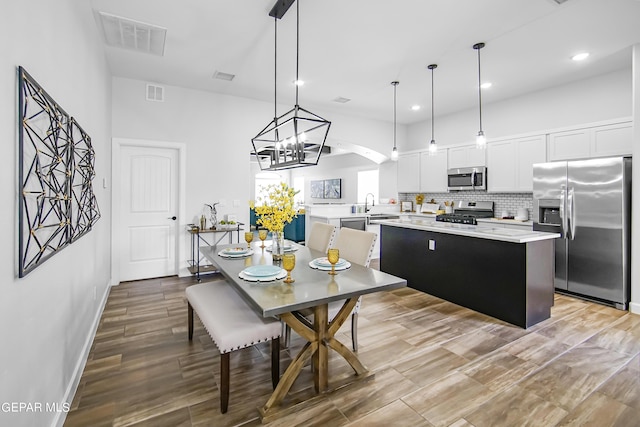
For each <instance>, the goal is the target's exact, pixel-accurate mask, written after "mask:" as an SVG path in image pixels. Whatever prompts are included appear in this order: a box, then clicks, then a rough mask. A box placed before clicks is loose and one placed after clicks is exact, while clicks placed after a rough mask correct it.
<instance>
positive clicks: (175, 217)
mask: <svg viewBox="0 0 640 427" xmlns="http://www.w3.org/2000/svg"><path fill="white" fill-rule="evenodd" d="M169 219H172V220H174V221H175V220H176V219H178V217H177V216H175V215H174V216H170V217H169Z"/></svg>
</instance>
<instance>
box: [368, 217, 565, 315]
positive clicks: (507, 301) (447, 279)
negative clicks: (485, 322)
mask: <svg viewBox="0 0 640 427" xmlns="http://www.w3.org/2000/svg"><path fill="white" fill-rule="evenodd" d="M553 260H554V241H553V240H538V241H530V242H525V243H513V242H507V241H501V240H491V239H483V238H478V237H468V236H462V235H456V234H447V233H440V232H435V231H428V230H419V229H413V228H404V227H397V226H389V225H384V224H383V225H382V227H381V257H380V269H381V270H382V271H384V272H387V273H390V274H393V275H395V276H399V277H403V278H405V279H407V283H408V285H409V286H410V287H412V288H414V289H417V290H420V291H423V292H426V293H428V294H431V295H434V296H437V297H439V298H442V299H445V300H447V301H450V302H453V303H456V304H459V305H462V306H464V307H467V308H470V309H473V310H476V311H478V312H481V313H484V314H487V315H489V316H492V317H495V318H497V319H500V320H504V321H505V322H509V323H511V324H514V325H517V326H520V327H523V328H528V327H530V326H532V325H534V324H536V323H538V322H540V321H542V320H545V319H547V318H549V316H550V314H551V306H552V305H553V292H554V288H553Z"/></svg>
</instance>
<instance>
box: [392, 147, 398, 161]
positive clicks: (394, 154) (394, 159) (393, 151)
mask: <svg viewBox="0 0 640 427" xmlns="http://www.w3.org/2000/svg"><path fill="white" fill-rule="evenodd" d="M391 160H393V161H394V162H395V161H396V160H398V149H397V148H396V147H393V150H391Z"/></svg>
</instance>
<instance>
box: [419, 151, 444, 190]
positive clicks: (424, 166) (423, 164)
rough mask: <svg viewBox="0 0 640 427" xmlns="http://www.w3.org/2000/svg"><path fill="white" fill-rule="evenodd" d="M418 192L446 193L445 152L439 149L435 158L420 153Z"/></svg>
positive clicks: (425, 153)
mask: <svg viewBox="0 0 640 427" xmlns="http://www.w3.org/2000/svg"><path fill="white" fill-rule="evenodd" d="M420 191H428V192H431V193H446V192H447V150H446V149H444V150H443V149H440V150H438V153H437V154H436V155H435V156H430V155H429V153H428V152H422V153H420Z"/></svg>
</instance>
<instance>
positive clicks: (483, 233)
mask: <svg viewBox="0 0 640 427" xmlns="http://www.w3.org/2000/svg"><path fill="white" fill-rule="evenodd" d="M501 221H504V220H501ZM380 223H381V224H383V225H389V226H392V227H401V228H411V229H415V230H425V231H435V232H437V233H446V234H456V235H459V236H467V237H477V238H481V239H489V240H501V241H503V242H510V243H529V242H535V241H539V240H548V239H555V238H558V237H560V234H559V233H545V232H542V231H531V230H519V229H516V228H484V227H483V228H480V227H478V226H476V225H463V224H453V223H450V222H436V221H435V220H429V219H424V220H406V219H388V220H381V221H380Z"/></svg>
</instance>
